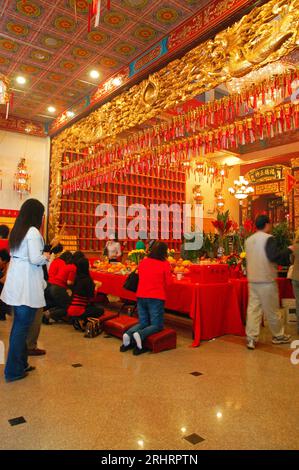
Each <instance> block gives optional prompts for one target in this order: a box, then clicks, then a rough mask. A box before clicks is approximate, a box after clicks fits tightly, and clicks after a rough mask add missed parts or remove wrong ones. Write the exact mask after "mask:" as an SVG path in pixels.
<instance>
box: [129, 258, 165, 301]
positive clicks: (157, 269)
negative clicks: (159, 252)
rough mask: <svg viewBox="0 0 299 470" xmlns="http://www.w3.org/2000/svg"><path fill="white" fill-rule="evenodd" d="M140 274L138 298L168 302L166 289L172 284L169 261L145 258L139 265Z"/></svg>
mask: <svg viewBox="0 0 299 470" xmlns="http://www.w3.org/2000/svg"><path fill="white" fill-rule="evenodd" d="M138 274H139V283H138V289H137V293H136V296H137V297H142V298H148V299H160V300H166V287H167V286H169V285H170V284H172V274H171V268H170V264H169V263H168V261H159V260H157V259H153V258H145V259H143V260H142V261H141V262H140V264H139V267H138Z"/></svg>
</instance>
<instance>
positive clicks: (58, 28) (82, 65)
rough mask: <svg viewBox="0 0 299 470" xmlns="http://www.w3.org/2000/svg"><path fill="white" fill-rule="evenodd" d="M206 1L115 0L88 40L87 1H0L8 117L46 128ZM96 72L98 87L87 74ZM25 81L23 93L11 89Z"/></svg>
mask: <svg viewBox="0 0 299 470" xmlns="http://www.w3.org/2000/svg"><path fill="white" fill-rule="evenodd" d="M207 3H209V0H185V1H180V0H162V1H159V2H153V1H150V0H112V1H111V5H112V6H111V9H110V10H109V11H108V10H107V9H106V2H105V1H103V2H102V5H103V11H102V14H101V19H100V26H99V27H98V28H97V29H92V31H91V32H90V33H88V28H87V11H88V8H87V0H77V2H76V4H77V11H76V12H75V0H52V1H51V2H50V1H48V0H2V1H1V4H0V72H2V73H5V74H7V75H8V76H9V77H10V78H11V79H12V83H13V88H14V107H13V113H14V114H16V115H18V116H20V117H26V118H30V119H38V120H40V121H45V122H46V121H50V120H51V117H52V116H51V115H49V113H48V111H47V107H48V106H49V105H53V106H55V107H56V109H57V114H59V113H61V112H62V111H64V110H65V109H66V108H68V107H69V106H71V105H73V104H74V103H77V102H79V101H80V100H82V98H83V97H85V96H86V95H87V94H90V93H91V92H92V91H93V90H95V89H96V87H97V86H98V85H99V84H100V83H101V82H104V81H105V80H106V79H107V78H108V77H109V76H111V75H112V74H114V73H116V72H118V71H119V70H121V69H123V67H124V66H128V65H129V63H130V62H131V61H132V60H134V59H135V58H136V57H138V56H139V55H141V54H143V53H144V52H145V51H146V50H147V49H148V48H150V47H152V46H153V45H154V44H155V43H156V42H157V41H159V40H161V39H162V38H163V37H165V36H167V35H168V34H169V33H170V32H171V31H172V30H173V29H174V28H176V27H177V26H178V25H180V24H181V23H183V22H185V21H186V20H187V19H189V18H191V17H192V16H193V15H194V14H195V13H196V12H197V11H199V10H200V9H201V8H202V7H203V6H204V5H206V4H207ZM93 68H96V69H97V70H99V72H100V74H101V75H100V80H97V81H93V80H92V79H91V78H90V77H89V71H90V70H91V69H93ZM18 75H23V76H25V77H26V79H27V83H26V85H25V86H23V87H21V86H20V85H17V84H16V83H15V81H14V80H15V78H16V77H17V76H18Z"/></svg>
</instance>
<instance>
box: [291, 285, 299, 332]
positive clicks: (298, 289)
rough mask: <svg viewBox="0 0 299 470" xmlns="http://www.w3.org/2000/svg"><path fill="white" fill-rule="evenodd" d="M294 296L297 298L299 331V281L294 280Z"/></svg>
mask: <svg viewBox="0 0 299 470" xmlns="http://www.w3.org/2000/svg"><path fill="white" fill-rule="evenodd" d="M292 284H293V291H294V296H295V298H296V317H297V331H298V333H299V281H295V280H294V279H293V280H292Z"/></svg>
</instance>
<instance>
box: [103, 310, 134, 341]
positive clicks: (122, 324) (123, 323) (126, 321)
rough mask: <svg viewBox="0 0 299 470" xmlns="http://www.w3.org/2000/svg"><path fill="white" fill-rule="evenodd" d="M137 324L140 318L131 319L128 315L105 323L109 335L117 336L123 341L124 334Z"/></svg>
mask: <svg viewBox="0 0 299 470" xmlns="http://www.w3.org/2000/svg"><path fill="white" fill-rule="evenodd" d="M137 323H138V318H133V317H129V316H128V315H121V316H119V317H117V318H113V319H112V320H108V321H106V322H105V323H104V331H105V332H106V333H107V334H108V335H112V336H116V337H117V338H121V339H122V337H123V334H124V333H125V332H126V331H128V330H129V329H130V328H132V326H134V325H136V324H137Z"/></svg>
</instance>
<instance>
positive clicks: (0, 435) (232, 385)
mask: <svg viewBox="0 0 299 470" xmlns="http://www.w3.org/2000/svg"><path fill="white" fill-rule="evenodd" d="M10 326H11V320H10V319H9V320H8V321H7V322H1V323H0V340H4V341H5V343H6V345H7V340H8V334H9V329H10ZM289 331H290V332H292V333H294V332H295V329H294V328H289ZM294 339H298V336H294ZM190 342H191V334H190V330H189V329H186V328H183V327H180V329H179V332H178V348H177V349H176V350H172V351H167V352H163V353H160V354H150V353H147V354H144V355H142V356H139V357H135V356H133V355H132V354H131V352H127V353H123V354H121V353H119V346H120V341H119V340H118V339H116V338H111V337H110V338H107V337H105V335H102V336H100V337H97V338H94V339H86V338H84V337H83V335H82V334H81V333H79V332H76V331H75V330H73V329H72V327H70V326H68V325H60V324H56V325H51V326H43V328H42V333H41V338H40V343H39V346H40V347H45V348H46V349H47V355H46V356H45V357H37V358H35V357H34V358H32V359H31V361H30V362H31V364H32V365H35V366H36V367H37V369H36V370H35V371H34V372H31V373H30V376H29V377H27V378H26V379H24V380H22V381H20V382H15V383H9V384H6V383H5V382H4V379H3V365H1V366H0V449H158V450H160V449H183V450H186V449H188V450H204V449H299V436H298V422H299V392H298V390H299V365H297V366H296V365H292V364H291V362H290V355H291V352H292V351H291V349H290V347H289V346H288V345H285V346H272V345H271V343H270V341H269V334H268V333H267V331H266V328H263V333H262V342H261V344H260V346H259V348H258V349H256V350H255V351H248V350H247V349H246V348H245V347H244V339H243V338H239V337H232V336H226V337H222V338H218V339H216V340H212V341H209V342H204V343H202V345H201V346H200V347H199V348H197V349H192V348H190ZM74 364H80V365H81V367H80V366H79V367H73V365H74ZM195 372H196V373H197V374H194V375H193V374H192V373H195ZM19 417H23V418H24V420H25V421H26V422H25V423H23V424H18V425H15V426H12V425H11V424H10V422H9V420H11V419H14V418H19ZM194 435H195V436H194ZM190 436H191V438H190ZM186 438H188V439H189V438H190V439H189V440H186ZM190 441H191V442H190Z"/></svg>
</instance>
